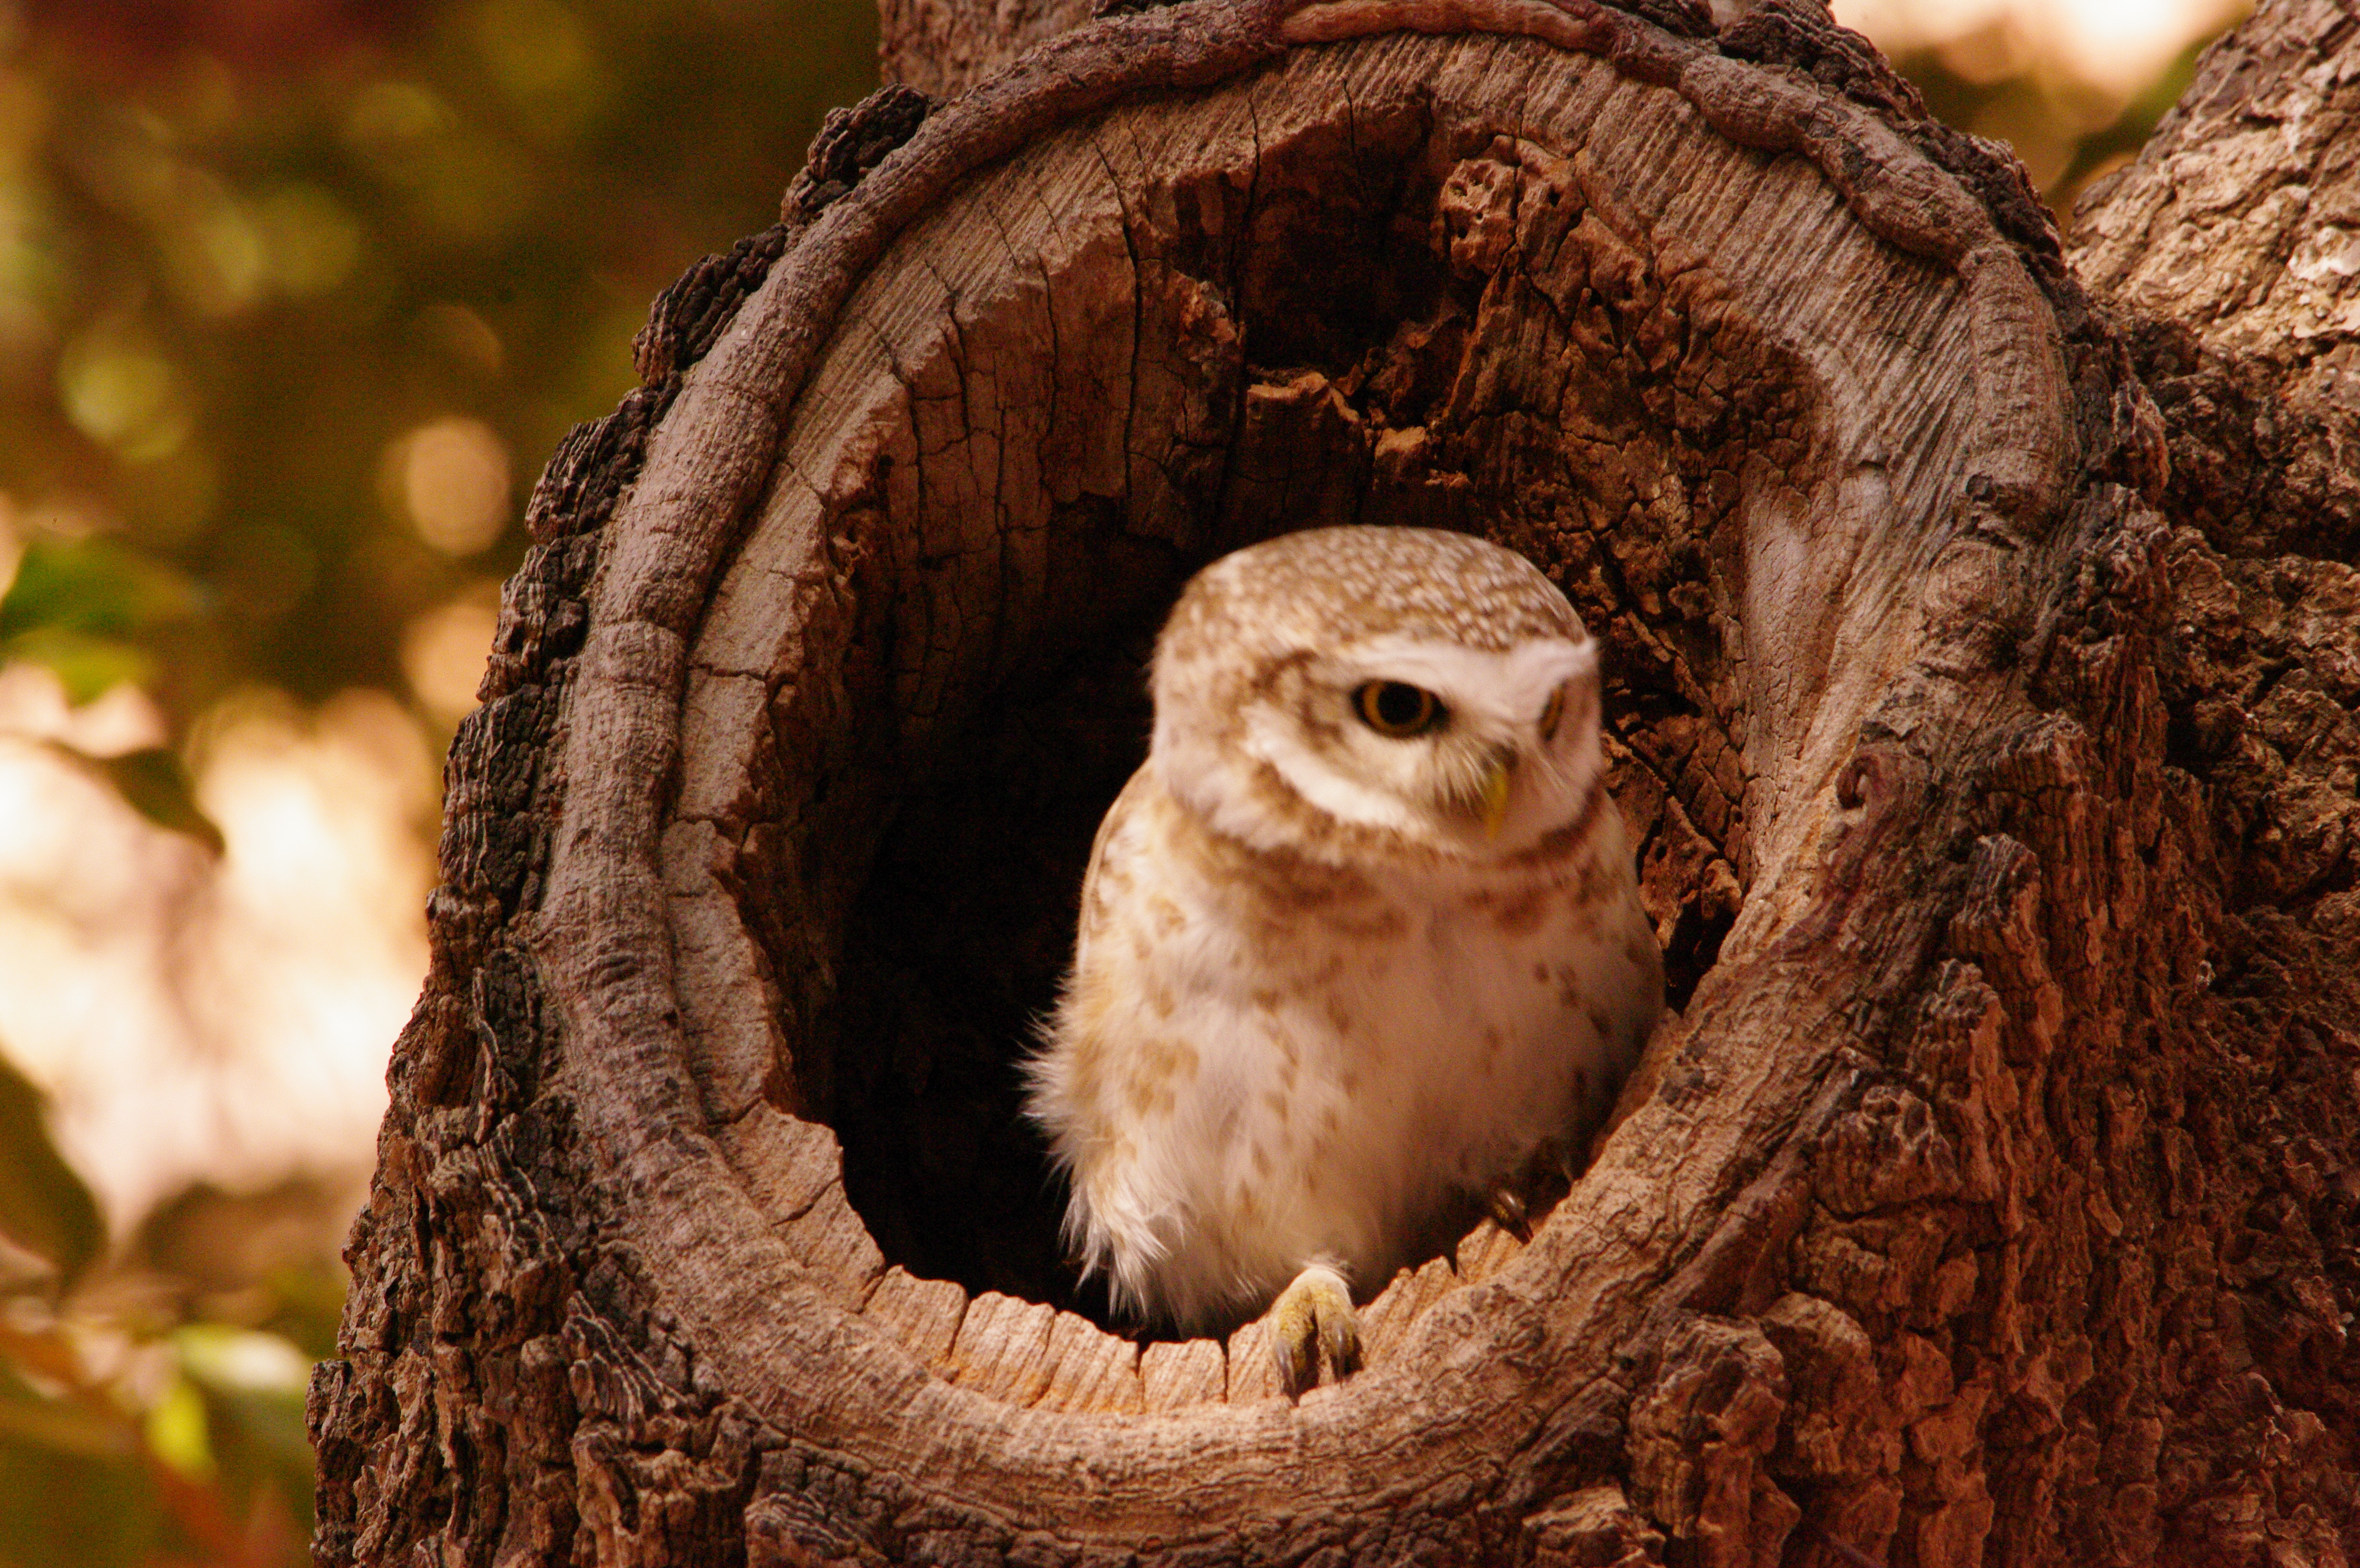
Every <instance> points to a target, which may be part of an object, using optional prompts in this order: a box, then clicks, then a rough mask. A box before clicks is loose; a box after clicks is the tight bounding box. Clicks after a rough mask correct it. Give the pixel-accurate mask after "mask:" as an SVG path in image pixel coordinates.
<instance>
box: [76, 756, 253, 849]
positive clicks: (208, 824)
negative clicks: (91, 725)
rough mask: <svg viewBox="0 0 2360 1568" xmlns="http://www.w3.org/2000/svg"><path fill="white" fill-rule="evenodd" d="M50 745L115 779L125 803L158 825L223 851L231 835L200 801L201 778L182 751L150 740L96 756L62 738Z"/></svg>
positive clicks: (110, 781) (112, 781) (210, 847)
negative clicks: (130, 748) (134, 748)
mask: <svg viewBox="0 0 2360 1568" xmlns="http://www.w3.org/2000/svg"><path fill="white" fill-rule="evenodd" d="M50 749H51V750H52V751H57V752H59V753H60V755H63V756H65V757H68V758H70V759H71V760H72V761H73V762H78V763H80V764H81V765H82V766H83V767H85V768H87V769H89V770H90V771H91V772H92V773H96V774H98V775H99V776H100V777H101V778H103V779H104V780H105V781H106V782H107V783H108V784H113V785H114V786H115V793H116V794H117V795H121V796H122V797H123V799H124V801H125V803H126V805H128V806H130V807H131V808H132V809H133V810H134V811H137V813H139V815H140V816H142V817H146V818H147V820H148V821H150V822H152V823H154V824H155V825H156V826H157V827H158V828H164V829H166V830H167V831H169V832H173V833H185V834H187V835H188V836H189V837H190V838H191V839H195V840H197V842H199V843H201V844H202V845H203V846H204V847H205V848H206V849H208V850H212V851H213V853H214V854H216V855H218V854H220V853H221V852H222V850H223V848H224V844H225V842H226V840H224V839H223V837H222V830H221V828H220V827H219V826H218V825H216V824H215V823H214V821H213V818H212V817H207V816H206V815H205V813H204V808H203V807H202V806H199V805H198V804H197V788H196V781H195V780H193V779H191V777H190V776H189V769H188V765H187V764H186V763H184V762H181V761H180V753H179V752H177V751H170V750H169V749H167V748H165V747H162V746H151V747H149V748H147V750H146V751H126V752H124V753H123V754H122V755H120V756H115V757H93V756H92V755H90V754H89V753H88V752H86V751H76V750H74V749H73V748H72V747H71V746H67V745H64V744H62V743H60V742H57V741H51V742H50Z"/></svg>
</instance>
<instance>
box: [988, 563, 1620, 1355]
mask: <svg viewBox="0 0 2360 1568" xmlns="http://www.w3.org/2000/svg"><path fill="white" fill-rule="evenodd" d="M1150 684H1151V686H1152V690H1153V698H1154V705H1155V721H1154V729H1153V739H1152V741H1151V743H1150V746H1149V750H1148V756H1147V761H1146V762H1145V763H1144V764H1142V766H1141V768H1140V769H1139V771H1138V773H1135V774H1134V775H1133V776H1132V777H1131V782H1130V784H1128V785H1127V786H1126V787H1125V788H1124V789H1123V791H1122V793H1121V795H1120V796H1119V797H1118V798H1117V799H1116V801H1115V803H1114V806H1112V808H1111V809H1109V811H1108V813H1107V816H1106V819H1105V821H1104V823H1103V824H1101V825H1100V827H1099V828H1098V839H1097V842H1096V845H1095V847H1094V848H1093V849H1092V850H1091V854H1090V865H1089V871H1088V874H1087V879H1086V881H1085V883H1084V884H1083V889H1082V898H1081V916H1080V924H1079V931H1078V934H1077V938H1076V947H1075V953H1074V963H1073V968H1072V970H1071V973H1070V975H1069V976H1068V978H1067V980H1066V982H1065V989H1064V992H1063V993H1062V996H1061V997H1060V1000H1059V1002H1058V1004H1057V1007H1056V1009H1055V1012H1054V1015H1053V1016H1052V1018H1051V1019H1050V1021H1049V1022H1048V1024H1047V1025H1046V1027H1045V1029H1044V1037H1043V1044H1042V1046H1041V1048H1040V1049H1039V1051H1038V1052H1037V1053H1036V1054H1035V1055H1034V1056H1033V1057H1032V1059H1031V1061H1030V1062H1029V1064H1028V1074H1029V1086H1028V1109H1029V1111H1030V1113H1031V1114H1032V1117H1033V1118H1034V1119H1035V1120H1036V1122H1037V1123H1038V1124H1039V1125H1040V1126H1041V1127H1042V1128H1043V1131H1044V1133H1045V1134H1046V1135H1047V1136H1048V1139H1049V1141H1050V1144H1051V1146H1052V1148H1053V1151H1054V1155H1055V1157H1056V1160H1057V1162H1058V1164H1059V1166H1060V1167H1061V1168H1062V1169H1063V1171H1064V1173H1065V1177H1066V1179H1067V1180H1068V1182H1069V1184H1070V1188H1071V1198H1070V1202H1069V1205H1068V1208H1067V1212H1066V1216H1065V1223H1066V1234H1067V1238H1068V1241H1069V1244H1070V1245H1072V1246H1073V1248H1074V1250H1075V1252H1076V1255H1078V1257H1079V1258H1080V1260H1081V1261H1082V1263H1083V1266H1084V1267H1085V1270H1086V1272H1090V1273H1101V1272H1102V1273H1103V1274H1104V1275H1105V1277H1107V1280H1108V1285H1109V1292H1110V1294H1111V1297H1112V1299H1113V1301H1114V1303H1115V1305H1116V1307H1117V1309H1118V1310H1122V1311H1126V1312H1128V1313H1131V1314H1133V1315H1135V1316H1137V1317H1139V1318H1141V1319H1142V1320H1153V1321H1161V1322H1164V1323H1165V1324H1168V1325H1170V1326H1171V1327H1173V1328H1175V1329H1177V1330H1179V1331H1181V1332H1222V1331H1224V1330H1226V1329H1227V1328H1229V1327H1230V1326H1233V1325H1235V1324H1237V1323H1239V1322H1242V1321H1246V1320H1248V1319H1251V1317H1253V1316H1254V1315H1256V1314H1257V1313H1260V1312H1261V1311H1262V1310H1263V1309H1264V1308H1266V1307H1270V1306H1271V1304H1272V1302H1273V1299H1275V1301H1276V1306H1275V1308H1274V1309H1273V1310H1272V1312H1271V1316H1270V1337H1271V1343H1272V1346H1273V1354H1275V1355H1276V1357H1277V1360H1278V1371H1279V1380H1280V1383H1281V1385H1282V1386H1283V1387H1284V1389H1285V1391H1286V1393H1287V1394H1288V1396H1289V1397H1290V1398H1296V1397H1299V1396H1300V1395H1301V1393H1302V1392H1303V1391H1304V1390H1305V1389H1306V1388H1307V1387H1310V1386H1312V1385H1313V1384H1315V1383H1316V1382H1317V1380H1318V1376H1319V1365H1320V1360H1321V1357H1322V1356H1323V1355H1324V1356H1325V1358H1326V1360H1327V1365H1329V1367H1330V1368H1331V1370H1332V1372H1333V1373H1334V1375H1335V1376H1338V1377H1339V1378H1340V1377H1342V1376H1346V1375H1348V1374H1349V1373H1350V1372H1351V1371H1352V1370H1353V1369H1354V1368H1355V1367H1356V1366H1357V1365H1358V1364H1359V1359H1360V1332H1359V1323H1358V1320H1357V1318H1356V1316H1355V1311H1354V1306H1353V1300H1354V1293H1355V1292H1356V1291H1359V1292H1362V1293H1367V1292H1371V1291H1373V1290H1375V1289H1376V1288H1381V1287H1382V1285H1383V1284H1384V1283H1385V1281H1386V1280H1387V1279H1388V1278H1390V1277H1392V1275H1393V1272H1394V1271H1395V1270H1396V1269H1397V1268H1399V1267H1401V1266H1404V1264H1410V1263H1415V1262H1417V1261H1419V1260H1421V1259H1422V1258H1424V1257H1426V1256H1430V1255H1434V1254H1435V1253H1437V1252H1439V1251H1441V1250H1442V1249H1443V1248H1444V1247H1446V1246H1447V1245H1449V1244H1450V1243H1451V1242H1452V1241H1453V1240H1454V1239H1455V1235H1456V1232H1457V1230H1458V1228H1459V1227H1462V1226H1463V1225H1464V1224H1465V1223H1467V1221H1468V1219H1469V1218H1470V1214H1472V1213H1476V1212H1481V1209H1482V1208H1483V1207H1484V1206H1485V1205H1486V1203H1487V1202H1488V1201H1490V1200H1491V1199H1492V1198H1493V1197H1494V1196H1495V1195H1501V1194H1504V1192H1505V1191H1506V1190H1507V1186H1508V1184H1509V1183H1510V1182H1511V1181H1512V1180H1513V1179H1514V1178H1515V1177H1516V1176H1517V1174H1518V1173H1519V1172H1520V1171H1521V1170H1523V1169H1524V1168H1525V1167H1526V1165H1527V1164H1528V1162H1530V1161H1532V1160H1533V1159H1534V1158H1535V1157H1536V1156H1539V1155H1542V1154H1543V1153H1544V1152H1545V1151H1547V1150H1550V1149H1553V1148H1558V1149H1561V1148H1568V1147H1570V1146H1573V1145H1574V1144H1575V1143H1576V1141H1577V1140H1579V1138H1580V1137H1581V1136H1582V1135H1584V1134H1585V1132H1586V1131H1587V1130H1589V1129H1590V1128H1591V1127H1593V1126H1594V1125H1595V1124H1597V1122H1598V1121H1599V1119H1600V1118H1601V1116H1602V1115H1603V1114H1604V1113H1605V1112H1606V1110H1607V1109H1608V1108H1609V1107H1610V1105H1611V1104H1612V1100H1613V1097H1614V1094H1615V1091H1616V1089H1617V1087H1618V1085H1619V1084H1620V1082H1621V1080H1622V1078H1623V1076H1624V1075H1625V1074H1626V1073H1627V1072H1628V1070H1629V1069H1630V1068H1631V1066H1632V1064H1633V1061H1634V1059H1635V1058H1636V1057H1637V1055H1638V1053H1639V1050H1640V1047H1641V1046H1642V1045H1643V1044H1644V1041H1645V1039H1646V1037H1647V1034H1648V1031H1649V1028H1650V1027H1651V1025H1653V1024H1654V1022H1655V1017H1656V1014H1658V1013H1659V1012H1660V1011H1661V1010H1662V1006H1663V962H1662V956H1661V953H1660V952H1659V950H1658V948H1657V947H1656V944H1655V936H1654V932H1653V929H1652V927H1650V925H1649V923H1648V921H1647V919H1646V917H1645V916H1644V913H1643V912H1642V910H1641V907H1640V904H1639V895H1638V888H1637V883H1636V881H1635V879H1634V877H1633V868H1632V857H1631V851H1630V849H1629V847H1628V845H1627V844H1626V843H1625V841H1624V837H1623V828H1622V817H1621V815H1620V814H1619V813H1618V812H1617V811H1616V810H1615V807H1614V803H1613V802H1612V800H1611V799H1609V798H1608V796H1607V794H1606V788H1605V779H1604V767H1603V759H1602V757H1601V751H1600V742H1599V674H1598V652H1597V643H1596V641H1594V640H1593V639H1591V637H1590V635H1589V633H1588V632H1587V631H1586V630H1584V629H1583V627H1582V624H1581V619H1580V617H1579V616H1578V615H1576V614H1575V613H1574V609H1573V607H1572V606H1571V605H1570V604H1568V603H1567V602H1566V598H1565V596H1564V595H1563V594H1562V593H1560V592H1558V591H1557V587H1555V586H1554V585H1553V584H1551V583H1550V581H1549V580H1548V579H1547V578H1546V576H1543V575H1542V574H1541V573H1540V571H1539V570H1538V569H1537V568H1535V566H1534V565H1532V564H1531V563H1530V562H1528V561H1526V560H1525V559H1524V557H1523V556H1521V555H1518V554H1514V553H1513V552H1512V551H1508V550H1504V549H1502V548H1500V547H1499V546H1497V545H1494V544H1491V543H1485V542H1484V541H1482V540H1480V539H1475V538H1470V537H1468V536H1465V535H1460V534H1455V533H1442V532H1430V531H1426V530H1422V529H1408V528H1330V529H1320V530H1315V531H1310V532H1300V533H1291V534H1286V535H1284V536H1282V537H1280V538H1277V539H1273V540H1271V541H1269V542H1267V543H1262V544H1257V545H1254V546H1251V548H1248V549H1244V550H1240V551H1239V552H1237V553H1236V554H1231V555H1229V556H1226V557H1224V558H1222V559H1220V560H1218V561H1216V562H1215V563H1213V565H1210V566H1207V568H1205V570H1204V571H1202V572H1200V573H1199V574H1197V576H1196V577H1195V578H1194V579H1193V580H1192V581H1190V583H1189V584H1188V586H1187V587H1186V589H1185V591H1184V592H1183V593H1182V594H1181V596H1180V601H1179V603H1178V604H1177V605H1176V606H1175V608H1174V609H1173V611H1172V615H1171V618H1170V620H1168V621H1167V622H1166V623H1165V625H1164V630H1163V632H1162V634H1161V636H1160V637H1159V638H1158V640H1157V641H1156V645H1155V654H1154V660H1153V669H1152V674H1151V677H1150Z"/></svg>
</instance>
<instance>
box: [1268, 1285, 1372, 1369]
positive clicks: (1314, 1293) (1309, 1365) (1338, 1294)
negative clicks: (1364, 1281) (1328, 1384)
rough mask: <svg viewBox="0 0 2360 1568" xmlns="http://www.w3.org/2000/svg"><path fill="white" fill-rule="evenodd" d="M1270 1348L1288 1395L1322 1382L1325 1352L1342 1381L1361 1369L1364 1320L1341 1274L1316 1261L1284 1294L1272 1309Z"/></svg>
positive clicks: (1280, 1295)
mask: <svg viewBox="0 0 2360 1568" xmlns="http://www.w3.org/2000/svg"><path fill="white" fill-rule="evenodd" d="M1270 1353H1271V1354H1272V1356H1273V1358H1274V1359H1275V1360H1276V1361H1277V1363H1278V1386H1279V1387H1281V1388H1283V1389H1284V1390H1285V1391H1286V1397H1287V1398H1288V1399H1289V1400H1299V1399H1301V1398H1303V1396H1304V1394H1305V1393H1306V1391H1307V1390H1309V1389H1311V1388H1313V1387H1316V1386H1317V1384H1318V1382H1319V1361H1320V1358H1321V1356H1322V1355H1325V1356H1326V1357H1327V1366H1328V1369H1329V1370H1330V1371H1332V1372H1333V1373H1334V1374H1335V1375H1336V1378H1337V1380H1338V1381H1339V1382H1340V1381H1342V1380H1343V1379H1344V1378H1346V1377H1349V1376H1351V1375H1352V1374H1353V1373H1355V1372H1358V1371H1359V1370H1360V1316H1359V1314H1358V1313H1356V1312H1354V1311H1353V1310H1352V1292H1351V1290H1350V1288H1348V1287H1347V1286H1346V1285H1345V1283H1344V1277H1343V1276H1342V1275H1341V1274H1339V1273H1338V1272H1337V1271H1336V1270H1335V1269H1334V1268H1332V1267H1330V1266H1327V1264H1324V1263H1315V1264H1313V1265H1311V1266H1309V1267H1307V1268H1306V1269H1305V1270H1304V1271H1303V1272H1302V1273H1300V1274H1298V1275H1296V1276H1295V1283H1294V1284H1292V1285H1289V1286H1288V1287H1287V1288H1285V1289H1284V1290H1283V1291H1281V1292H1280V1293H1279V1298H1278V1301H1277V1303H1276V1304H1275V1305H1274V1306H1273V1307H1272V1308H1271V1310H1270Z"/></svg>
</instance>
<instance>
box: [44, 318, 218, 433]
mask: <svg viewBox="0 0 2360 1568" xmlns="http://www.w3.org/2000/svg"><path fill="white" fill-rule="evenodd" d="M58 395H59V400H60V402H61V403H62V404H63V406H64V409H65V413H66V417H67V418H68V419H70V420H71V421H72V422H73V423H74V426H75V428H76V429H78V430H80V431H81V432H82V433H83V434H84V435H87V436H89V437H90V438H91V439H92V440H93V441H95V442H97V443H98V444H101V445H102V446H107V447H111V448H113V449H114V451H115V453H116V454H117V455H119V456H122V457H124V458H126V459H127V460H128V461H130V462H134V463H152V462H154V461H155V460H156V459H158V458H159V457H165V456H169V455H171V454H172V453H173V452H175V451H177V450H178V449H179V448H180V444H181V443H182V442H184V441H186V440H187V439H188V438H189V433H190V430H191V428H192V426H193V424H194V420H193V419H192V417H191V411H190V408H189V405H188V399H187V395H186V393H185V392H184V391H183V389H182V388H181V385H180V374H179V372H178V371H177V370H176V369H175V368H174V367H173V365H172V362H171V361H170V360H169V359H167V358H165V357H164V356H163V355H161V354H160V353H158V352H157V351H156V350H155V349H153V348H150V347H148V346H147V345H145V344H142V343H139V342H137V341H136V340H133V339H130V338H127V337H126V336H124V335H123V334H120V333H117V332H115V331H111V330H109V329H106V328H101V329H99V330H98V331H96V332H94V333H91V334H86V335H84V336H82V337H81V338H78V339H76V340H75V341H74V342H72V343H71V344H69V345H66V350H65V352H64V353H63V354H62V355H60V356H59V358H58Z"/></svg>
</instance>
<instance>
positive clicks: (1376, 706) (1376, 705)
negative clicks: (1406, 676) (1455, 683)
mask: <svg viewBox="0 0 2360 1568" xmlns="http://www.w3.org/2000/svg"><path fill="white" fill-rule="evenodd" d="M1353 697H1354V700H1355V703H1356V705H1357V706H1358V707H1359V708H1360V718H1361V719H1362V721H1363V722H1365V723H1366V724H1367V725H1368V727H1369V728H1370V729H1373V730H1375V731H1376V732H1377V733H1378V734H1380V735H1389V736H1392V737H1393V739H1394V740H1404V739H1406V738H1407V737H1409V736H1412V735H1423V734H1425V733H1426V731H1427V730H1429V729H1437V728H1439V727H1440V725H1441V723H1442V721H1443V719H1444V718H1447V717H1448V713H1447V712H1446V710H1445V709H1444V707H1443V706H1442V704H1441V703H1440V702H1438V701H1437V700H1436V699H1435V696H1434V694H1433V693H1432V692H1430V691H1427V690H1426V688H1425V687H1423V686H1414V685H1410V684H1409V683H1408V682H1407V681H1371V682H1370V683H1369V684H1368V685H1364V686H1362V687H1361V688H1360V690H1359V691H1357V692H1355V693H1354V694H1353Z"/></svg>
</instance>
